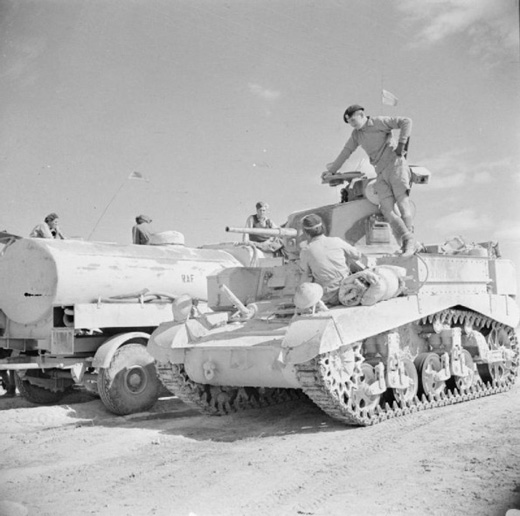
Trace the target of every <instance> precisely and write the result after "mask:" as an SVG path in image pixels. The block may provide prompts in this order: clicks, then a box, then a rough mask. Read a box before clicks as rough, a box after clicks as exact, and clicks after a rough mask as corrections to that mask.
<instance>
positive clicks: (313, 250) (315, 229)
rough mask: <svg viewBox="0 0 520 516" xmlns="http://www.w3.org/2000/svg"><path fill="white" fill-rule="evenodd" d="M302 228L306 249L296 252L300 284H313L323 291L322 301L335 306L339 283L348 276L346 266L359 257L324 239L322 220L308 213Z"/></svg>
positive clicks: (338, 242)
mask: <svg viewBox="0 0 520 516" xmlns="http://www.w3.org/2000/svg"><path fill="white" fill-rule="evenodd" d="M302 228H303V232H304V234H305V236H306V237H307V241H308V245H307V246H306V247H304V248H303V249H302V250H301V252H300V267H301V268H302V270H303V276H302V282H307V281H309V282H315V283H318V284H319V285H321V286H322V287H323V298H322V301H323V302H324V303H327V304H329V305H338V304H339V299H338V293H339V287H340V285H341V282H342V280H343V279H344V278H346V277H347V276H349V275H350V272H351V271H350V266H351V264H352V265H353V264H354V262H357V261H358V260H361V259H362V257H363V255H362V254H361V253H360V252H359V251H358V250H357V249H356V248H355V247H354V246H352V245H350V244H347V242H345V241H344V240H342V239H341V238H339V237H329V236H325V228H324V227H323V220H322V219H321V217H320V216H319V215H316V214H314V213H311V214H310V215H307V216H305V217H304V218H303V221H302Z"/></svg>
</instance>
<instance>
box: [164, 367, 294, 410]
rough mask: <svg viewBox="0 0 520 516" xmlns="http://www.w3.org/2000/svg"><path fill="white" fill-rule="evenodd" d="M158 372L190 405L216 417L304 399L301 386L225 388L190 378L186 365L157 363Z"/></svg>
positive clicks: (166, 384)
mask: <svg viewBox="0 0 520 516" xmlns="http://www.w3.org/2000/svg"><path fill="white" fill-rule="evenodd" d="M156 368H157V374H158V376H159V378H160V380H161V381H162V383H163V384H164V386H165V387H166V388H167V389H168V390H169V391H170V392H171V393H173V394H175V396H177V397H178V398H179V399H180V400H181V401H182V402H184V403H185V404H186V405H188V406H189V407H191V408H193V409H195V410H197V411H199V412H202V413H203V414H211V415H213V416H224V415H227V414H232V413H235V412H240V411H242V410H249V409H254V408H261V407H267V406H270V405H276V404H280V403H285V402H287V401H292V400H295V399H300V398H302V397H303V394H302V392H301V391H300V390H299V389H282V388H279V389H278V388H263V387H227V386H226V387H221V386H217V385H207V384H201V383H197V382H194V381H192V380H190V378H189V377H188V375H187V373H186V371H185V370H184V365H183V364H172V363H167V364H164V363H157V362H156Z"/></svg>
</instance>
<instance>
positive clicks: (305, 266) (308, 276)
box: [300, 249, 314, 283]
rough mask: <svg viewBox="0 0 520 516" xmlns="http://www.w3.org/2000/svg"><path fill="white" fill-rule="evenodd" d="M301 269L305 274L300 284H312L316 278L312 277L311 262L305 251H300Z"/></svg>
mask: <svg viewBox="0 0 520 516" xmlns="http://www.w3.org/2000/svg"><path fill="white" fill-rule="evenodd" d="M300 269H301V270H302V272H303V274H302V277H301V281H300V283H306V282H310V283H312V282H313V281H314V278H313V277H312V271H311V268H310V267H309V260H308V259H307V253H306V252H305V249H302V250H301V251H300Z"/></svg>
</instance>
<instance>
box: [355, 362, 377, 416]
mask: <svg viewBox="0 0 520 516" xmlns="http://www.w3.org/2000/svg"><path fill="white" fill-rule="evenodd" d="M375 380H376V374H375V372H374V368H373V367H372V366H371V365H370V364H366V363H362V364H361V376H359V380H358V383H357V386H354V387H353V389H352V402H353V403H354V405H355V406H357V407H359V408H360V409H365V410H372V409H374V408H375V407H376V406H377V405H379V402H380V400H381V394H372V393H371V392H370V386H371V385H372V384H373V383H374V382H375Z"/></svg>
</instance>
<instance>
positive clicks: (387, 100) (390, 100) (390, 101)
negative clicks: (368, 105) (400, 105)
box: [381, 90, 399, 106]
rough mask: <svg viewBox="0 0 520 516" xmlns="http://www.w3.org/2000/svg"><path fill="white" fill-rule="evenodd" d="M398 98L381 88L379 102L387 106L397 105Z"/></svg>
mask: <svg viewBox="0 0 520 516" xmlns="http://www.w3.org/2000/svg"><path fill="white" fill-rule="evenodd" d="M398 100H399V99H398V98H397V97H396V96H395V95H394V94H393V93H390V92H389V91H387V90H381V102H382V103H383V104H386V105H387V106H397V101H398Z"/></svg>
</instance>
